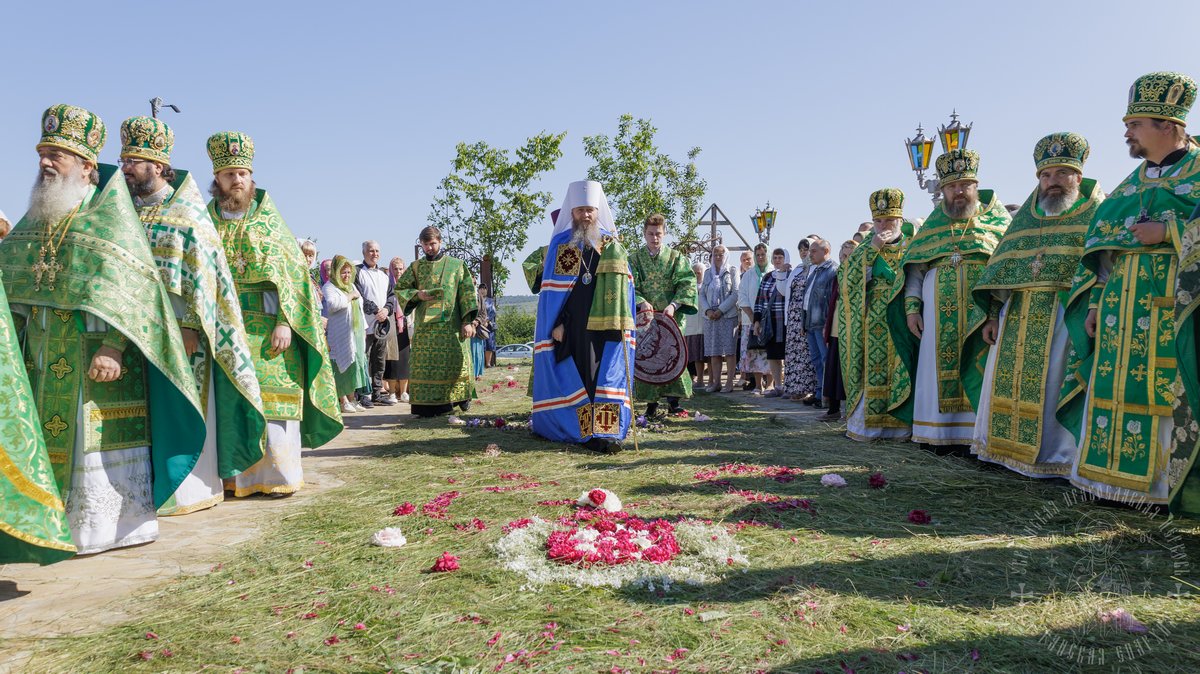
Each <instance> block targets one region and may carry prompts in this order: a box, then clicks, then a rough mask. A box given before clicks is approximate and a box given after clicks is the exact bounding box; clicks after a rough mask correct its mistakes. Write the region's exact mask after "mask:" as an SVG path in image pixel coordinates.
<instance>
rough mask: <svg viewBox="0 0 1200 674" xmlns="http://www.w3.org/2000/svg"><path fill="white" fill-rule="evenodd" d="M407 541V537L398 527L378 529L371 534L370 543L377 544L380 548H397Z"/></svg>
mask: <svg viewBox="0 0 1200 674" xmlns="http://www.w3.org/2000/svg"><path fill="white" fill-rule="evenodd" d="M407 542H408V539H407V538H405V537H404V534H403V533H401V532H400V527H388V528H386V529H380V530H379V531H376V532H375V533H374V534H373V535H372V536H371V545H378V546H379V547H382V548H398V547H400V546H401V545H404V544H405V543H407Z"/></svg>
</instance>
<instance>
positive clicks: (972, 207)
mask: <svg viewBox="0 0 1200 674" xmlns="http://www.w3.org/2000/svg"><path fill="white" fill-rule="evenodd" d="M943 203H944V205H945V208H946V215H949V216H950V217H951V218H952V219H954V220H966V219H967V218H969V217H971V216H972V215H975V211H976V210H977V209H978V208H979V199H978V198H975V199H968V200H967V203H966V204H964V205H963V206H962V207H959V206H956V205H955V204H952V203H950V202H949V201H945V202H943Z"/></svg>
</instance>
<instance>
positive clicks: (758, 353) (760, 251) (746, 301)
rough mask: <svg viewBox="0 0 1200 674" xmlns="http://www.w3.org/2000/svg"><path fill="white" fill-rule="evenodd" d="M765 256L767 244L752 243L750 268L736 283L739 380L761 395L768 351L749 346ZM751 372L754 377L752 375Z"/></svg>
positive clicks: (764, 271) (766, 267)
mask: <svg viewBox="0 0 1200 674" xmlns="http://www.w3.org/2000/svg"><path fill="white" fill-rule="evenodd" d="M768 269H770V266H769V260H768V259H767V245H766V244H764V243H759V244H758V245H756V246H754V256H753V259H752V264H751V265H750V267H749V268H748V269H747V270H746V271H744V272H742V280H741V281H739V282H738V313H739V314H740V320H741V358H742V361H741V369H742V379H743V380H744V381H745V383H746V384H747V386H743V390H749V389H755V390H756V392H757V394H758V395H762V393H763V391H764V389H763V386H764V385H765V382H764V378H766V377H769V376H770V375H769V374H768V373H769V372H770V368H769V367H768V366H767V357H766V356H767V354H766V352H765V351H763V350H762V349H751V348H750V342H752V341H754V339H753V338H754V335H753V329H752V328H753V325H754V304H755V302H756V301H757V300H758V287H759V285H760V284H761V283H762V280H763V277H764V276H765V275H767V274H769V273H770V272H769V271H768ZM751 375H753V376H751ZM752 380H753V381H752Z"/></svg>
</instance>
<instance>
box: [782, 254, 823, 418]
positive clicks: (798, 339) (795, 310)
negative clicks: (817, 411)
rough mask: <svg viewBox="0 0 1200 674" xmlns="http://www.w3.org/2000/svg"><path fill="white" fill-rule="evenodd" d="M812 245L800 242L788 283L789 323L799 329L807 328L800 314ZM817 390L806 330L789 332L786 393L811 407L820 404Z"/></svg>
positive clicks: (785, 374)
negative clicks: (794, 266) (796, 261)
mask: <svg viewBox="0 0 1200 674" xmlns="http://www.w3.org/2000/svg"><path fill="white" fill-rule="evenodd" d="M809 243H810V242H809V240H808V239H800V244H799V246H797V248H798V249H799V251H800V264H798V265H796V268H795V269H793V270H792V274H791V276H790V277H789V278H788V280H787V286H788V305H787V320H788V323H791V324H792V325H795V326H801V325H803V324H804V323H803V320H802V318H801V315H800V314H801V311H802V310H803V307H804V288H805V286H806V285H807V283H808V272H809V271H810V269H811V266H810V265H809V263H808V247H809ZM816 390H817V371H816V369H815V368H813V364H812V359H811V358H809V355H808V339H806V338H805V336H804V331H803V330H800V329H796V330H789V331H788V334H787V354H786V357H785V359H784V365H783V392H784V394H785V395H787V396H789V397H791V399H792V400H797V401H800V402H803V403H805V404H808V405H811V404H812V403H813V402H816V401H815V399H814V395H813V392H814V391H816Z"/></svg>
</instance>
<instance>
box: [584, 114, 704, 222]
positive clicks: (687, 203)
mask: <svg viewBox="0 0 1200 674" xmlns="http://www.w3.org/2000/svg"><path fill="white" fill-rule="evenodd" d="M656 133H658V129H657V128H655V127H654V125H653V124H651V123H650V120H648V119H637V120H635V119H634V118H633V115H628V114H626V115H621V119H620V121H619V122H618V124H617V135H616V136H615V137H613V138H609V137H608V136H605V135H596V136H586V137H585V138H584V139H583V150H584V152H585V153H586V154H587V156H588V157H590V158H591V159H592V161H593V162H595V164H594V165H593V166H592V167H591V168H590V169H588V178H589V179H591V180H598V181H600V183H602V184H603V185H604V194H605V196H607V197H608V203H609V205H610V206H611V207H612V209H613V218H614V219H615V221H616V223H615V224H616V226H617V231H618V232H619V233H620V235H621V239H622V240H623V241H624V242H625V244H626V245H627V246H636V245H637V244H638V242H639V241H641V238H642V223H643V222H644V221H645V219H646V217H647V216H649V215H650V214H651V213H662V214H663V215H664V216H666V219H667V232H668V234H670V235H671V236H673V237H675V239H676V240H677V241H682V240H685V239H689V238H694V236H695V234H694V231H693V230H695V228H696V217H697V216H698V214H699V211H700V200H701V199H703V198H704V193H705V191H706V190H707V189H708V183H706V182H705V181H704V180H703V179H702V178H701V177H700V173H699V171H697V169H696V157H697V156H698V155H699V154H700V148H699V147H693V148H692V149H691V150H688V153H687V159H686V161H677V160H675V159H672V158H671V157H670V156H668V155H666V154H664V153H663V152H661V151H660V150H659V149H658V147H657V146H656V145H655V144H654V134H656Z"/></svg>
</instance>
